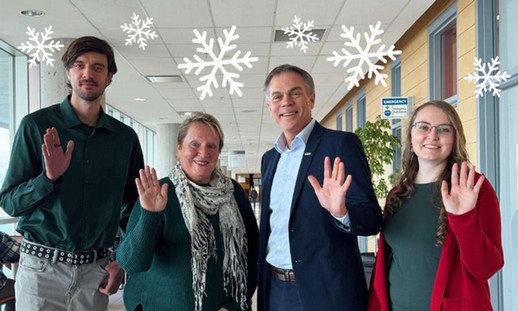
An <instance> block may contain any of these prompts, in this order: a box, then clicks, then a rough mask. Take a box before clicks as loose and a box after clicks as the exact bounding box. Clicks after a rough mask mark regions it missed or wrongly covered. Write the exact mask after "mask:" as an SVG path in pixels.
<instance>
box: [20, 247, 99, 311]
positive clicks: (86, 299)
mask: <svg viewBox="0 0 518 311" xmlns="http://www.w3.org/2000/svg"><path fill="white" fill-rule="evenodd" d="M107 264H108V258H107V257H106V258H102V259H99V260H97V262H95V263H91V264H86V265H78V266H74V265H68V264H64V263H61V262H52V260H48V259H43V258H39V257H36V256H32V255H29V254H25V253H21V254H20V265H19V268H18V273H17V274H16V283H15V286H16V288H15V292H16V293H15V295H16V310H17V311H47V310H48V311H61V310H63V311H65V310H66V311H83V310H84V311H105V310H106V309H107V306H108V296H106V295H104V294H102V293H100V292H99V285H100V284H101V283H102V282H103V281H104V280H105V278H106V277H107V276H108V273H107V272H106V270H104V267H105V266H106V265H107Z"/></svg>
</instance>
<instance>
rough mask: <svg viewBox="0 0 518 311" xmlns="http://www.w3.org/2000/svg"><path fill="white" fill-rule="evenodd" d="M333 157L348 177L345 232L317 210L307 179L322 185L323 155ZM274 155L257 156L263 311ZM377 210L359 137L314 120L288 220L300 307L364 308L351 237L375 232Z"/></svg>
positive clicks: (264, 309) (260, 304)
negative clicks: (260, 159) (349, 177)
mask: <svg viewBox="0 0 518 311" xmlns="http://www.w3.org/2000/svg"><path fill="white" fill-rule="evenodd" d="M326 156H329V157H330V158H331V163H333V161H334V158H335V157H340V159H341V160H342V161H343V162H344V164H345V173H346V174H351V175H352V183H351V186H350V187H349V190H348V191H347V194H346V198H345V199H346V201H345V203H346V206H347V210H348V212H349V217H350V220H351V228H350V231H347V230H345V229H344V228H343V227H342V226H341V225H340V224H339V223H338V222H337V221H336V220H335V219H334V218H333V217H332V216H331V214H330V213H329V212H328V211H327V210H325V209H324V208H322V206H321V205H320V204H319V202H318V199H317V197H316V195H315V191H314V190H313V188H312V187H311V184H310V183H309V181H308V180H307V177H308V176H309V175H313V176H315V177H316V178H317V179H318V180H319V181H320V184H321V185H322V181H323V175H324V159H325V157H326ZM279 158H280V154H279V153H278V152H277V151H276V150H275V149H271V150H269V151H267V152H266V153H265V154H264V155H263V158H262V164H261V176H262V185H263V188H262V203H261V206H262V211H261V223H260V240H259V272H258V310H259V311H268V301H269V292H270V291H269V289H270V273H271V271H270V268H269V265H268V263H267V262H266V260H265V258H266V247H267V244H268V238H269V235H270V232H271V230H270V213H271V211H270V208H269V206H270V191H271V186H272V182H273V177H274V175H275V170H276V168H277V163H278V162H279ZM380 226H381V209H380V207H379V204H378V201H377V199H376V196H375V194H374V190H373V188H372V183H371V173H370V169H369V165H368V163H367V159H366V157H365V153H364V151H363V147H362V144H361V142H360V140H359V138H358V137H357V136H356V135H355V134H353V133H348V132H339V131H333V130H329V129H325V128H324V127H322V126H321V125H320V124H318V123H315V127H314V128H313V131H312V132H311V134H310V136H309V139H308V142H307V145H306V150H305V152H304V156H303V158H302V162H301V164H300V168H299V172H298V175H297V181H296V184H295V192H294V194H293V201H292V205H291V213H290V220H289V239H290V251H291V258H292V264H293V270H294V274H295V280H296V282H297V287H298V290H299V296H300V299H301V301H302V305H303V306H304V310H307V311H315V310H319V311H320V310H325V311H328V310H329V311H331V310H333V311H335V310H347V311H363V310H366V308H367V283H366V281H365V275H364V272H363V264H362V261H361V256H360V252H359V249H358V242H357V235H363V236H368V235H374V234H377V233H378V232H379V230H380Z"/></svg>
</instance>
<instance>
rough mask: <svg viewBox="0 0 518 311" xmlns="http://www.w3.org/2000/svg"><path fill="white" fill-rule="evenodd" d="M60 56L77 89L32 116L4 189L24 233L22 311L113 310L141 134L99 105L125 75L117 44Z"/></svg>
mask: <svg viewBox="0 0 518 311" xmlns="http://www.w3.org/2000/svg"><path fill="white" fill-rule="evenodd" d="M62 61H63V63H64V65H65V68H66V72H67V76H68V79H69V87H70V88H71V90H72V92H71V95H69V96H67V98H65V99H64V100H63V102H62V103H61V104H57V105H54V106H51V107H48V108H44V109H41V110H39V111H36V112H34V113H31V114H29V115H27V116H25V117H24V119H23V120H22V122H21V124H20V127H19V129H18V131H17V133H16V136H15V139H14V143H13V146H12V154H11V158H10V163H9V168H8V171H7V174H6V176H5V180H4V183H3V185H2V189H1V191H0V206H2V207H3V209H4V210H5V211H6V213H7V214H9V215H11V216H13V217H20V219H19V222H18V227H17V231H18V232H20V233H21V234H22V235H23V237H24V241H23V243H22V246H21V259H20V267H19V270H18V274H17V277H16V309H17V310H19V311H23V310H30V311H33V310H53V311H56V310H106V307H107V304H108V295H111V294H113V293H115V292H116V291H117V289H118V287H119V284H120V282H121V280H122V275H123V271H122V270H121V269H120V267H119V266H118V264H117V262H116V261H113V262H110V263H109V260H108V258H109V257H108V248H110V247H111V246H113V244H114V239H115V235H116V233H117V230H118V227H119V225H121V227H122V228H123V227H124V225H125V221H126V220H127V218H126V217H124V216H125V215H129V212H130V209H131V207H132V206H133V203H134V202H135V200H136V199H137V197H138V194H137V189H136V187H135V182H134V180H135V178H136V177H138V171H139V169H140V168H142V167H143V156H142V150H141V148H140V144H139V142H138V137H137V135H136V133H135V132H134V131H133V130H132V129H131V128H130V127H128V126H126V125H124V124H123V123H121V122H119V121H117V120H115V119H114V118H112V117H110V116H108V115H106V114H105V113H104V111H103V109H102V108H101V101H102V95H103V94H104V90H105V88H106V87H107V86H108V85H109V84H110V83H111V81H112V78H113V75H114V74H115V73H116V72H117V66H116V64H115V58H114V55H113V50H112V48H111V47H110V46H109V45H108V43H107V42H105V41H103V40H100V39H98V38H95V37H82V38H79V39H76V40H75V41H73V42H72V43H71V44H70V46H69V47H68V49H67V51H66V52H65V54H64V55H63V58H62ZM65 145H66V147H65Z"/></svg>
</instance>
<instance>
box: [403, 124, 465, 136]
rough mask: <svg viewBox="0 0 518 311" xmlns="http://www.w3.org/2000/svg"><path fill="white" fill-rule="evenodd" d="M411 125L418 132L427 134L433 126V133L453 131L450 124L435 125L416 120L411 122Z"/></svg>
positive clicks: (449, 133)
mask: <svg viewBox="0 0 518 311" xmlns="http://www.w3.org/2000/svg"><path fill="white" fill-rule="evenodd" d="M412 127H413V128H415V129H416V130H417V131H418V132H419V133H423V134H428V133H430V132H431V131H432V129H433V128H435V133H437V135H451V134H453V133H454V132H455V128H454V127H453V125H451V124H439V125H436V126H432V125H431V124H430V123H428V122H416V123H414V124H412Z"/></svg>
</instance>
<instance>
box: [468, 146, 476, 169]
mask: <svg viewBox="0 0 518 311" xmlns="http://www.w3.org/2000/svg"><path fill="white" fill-rule="evenodd" d="M477 148H478V146H477V143H469V144H466V151H467V152H468V157H469V162H471V164H474V165H477V161H478V159H477Z"/></svg>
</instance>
